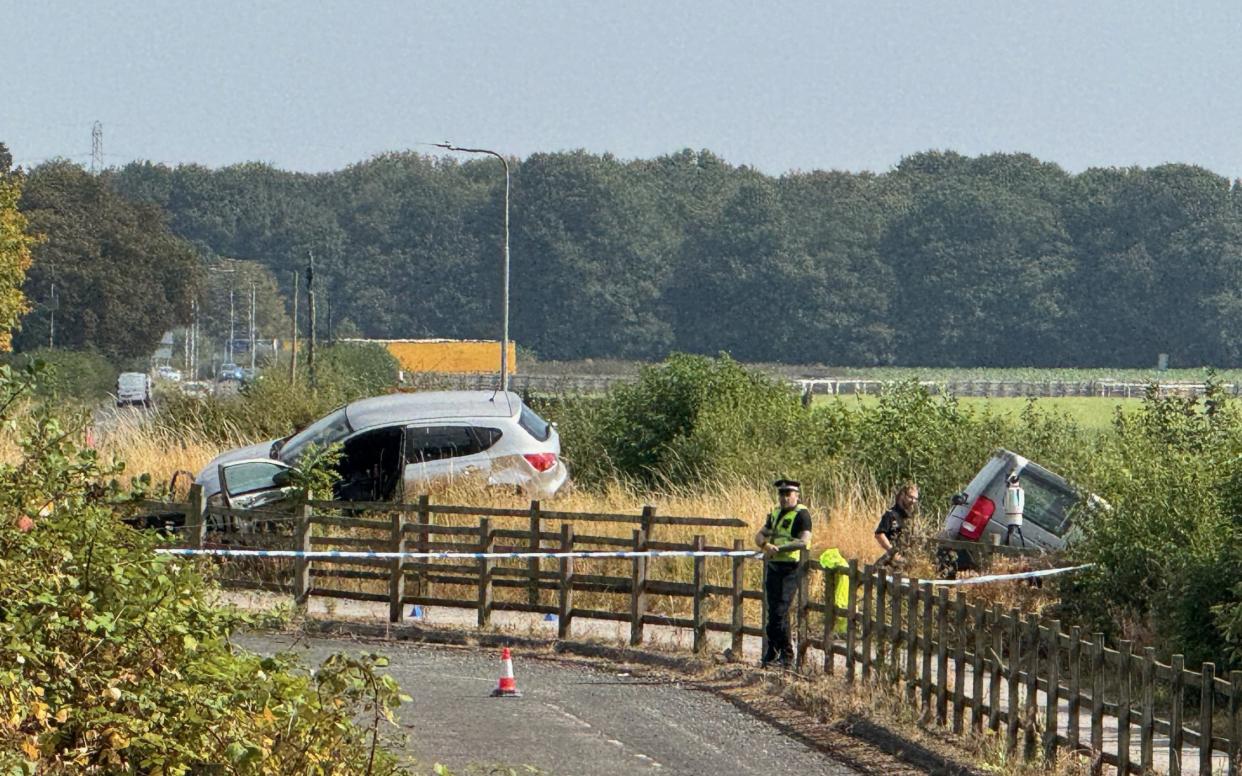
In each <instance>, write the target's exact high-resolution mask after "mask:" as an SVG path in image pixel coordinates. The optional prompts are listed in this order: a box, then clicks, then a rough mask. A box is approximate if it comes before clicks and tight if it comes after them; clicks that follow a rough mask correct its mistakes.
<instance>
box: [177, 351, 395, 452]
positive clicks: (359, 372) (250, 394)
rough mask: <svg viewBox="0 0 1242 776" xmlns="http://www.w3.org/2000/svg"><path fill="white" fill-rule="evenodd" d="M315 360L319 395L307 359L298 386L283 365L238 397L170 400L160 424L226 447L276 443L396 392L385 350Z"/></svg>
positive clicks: (328, 354)
mask: <svg viewBox="0 0 1242 776" xmlns="http://www.w3.org/2000/svg"><path fill="white" fill-rule="evenodd" d="M315 355H316V363H315V386H316V387H315V390H313V391H312V390H311V388H310V374H309V368H308V366H307V364H306V362H305V360H304V359H303V360H301V361H299V364H298V375H297V380H296V381H294V382H290V380H289V375H288V371H287V364H286V365H285V366H284V367H281V366H280V365H279V364H277V365H275V366H272V367H270V368H268V369H265V370H263V371H262V372H261V373H260V379H258V380H255V381H254V382H251V383H249V384H247V385H245V386H244V387H243V388H242V389H241V390H240V391H239V392H238V393H237V394H235V395H224V396H220V395H214V396H208V397H191V396H185V395H181V394H173V395H169V396H167V397H165V398H163V399H162V400H161V402H160V403H159V405H158V408H157V412H156V420H155V422H156V423H157V424H158V425H160V426H163V427H165V428H169V429H173V430H176V431H179V432H181V433H184V434H187V435H193V436H194V437H195V438H203V439H209V440H212V441H216V442H220V443H221V444H236V443H242V442H250V441H257V440H261V439H273V438H278V437H285V436H288V435H289V434H292V433H293V432H294V431H296V430H298V429H300V428H302V427H303V426H305V425H307V424H308V423H310V422H311V421H313V420H315V419H317V418H320V417H322V416H323V415H324V414H326V413H327V412H328V411H329V410H331V409H333V408H335V407H339V406H340V405H342V404H346V403H348V402H351V401H354V400H356V399H361V398H364V397H367V396H375V395H378V394H382V393H384V392H385V391H388V390H391V389H392V387H393V385H394V384H395V382H396V374H397V362H396V359H394V358H393V357H392V354H391V353H389V352H388V351H387V350H385V349H384V348H383V347H382V346H379V345H375V344H370V343H367V344H353V343H349V344H341V345H334V346H331V347H327V348H324V349H322V350H321V351H320V352H318V353H316V354H315Z"/></svg>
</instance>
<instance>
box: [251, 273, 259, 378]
mask: <svg viewBox="0 0 1242 776" xmlns="http://www.w3.org/2000/svg"><path fill="white" fill-rule="evenodd" d="M254 302H255V281H253V280H252V281H250V371H251V373H253V372H254V351H255V346H256V345H257V344H258V343H256V342H255V330H254Z"/></svg>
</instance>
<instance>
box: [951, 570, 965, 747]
mask: <svg viewBox="0 0 1242 776" xmlns="http://www.w3.org/2000/svg"><path fill="white" fill-rule="evenodd" d="M965 714H966V597H965V596H964V595H963V594H962V590H961V588H958V591H957V595H956V596H954V601H953V732H954V733H959V734H960V733H961V732H962V729H963V727H964V722H963V721H964V717H965Z"/></svg>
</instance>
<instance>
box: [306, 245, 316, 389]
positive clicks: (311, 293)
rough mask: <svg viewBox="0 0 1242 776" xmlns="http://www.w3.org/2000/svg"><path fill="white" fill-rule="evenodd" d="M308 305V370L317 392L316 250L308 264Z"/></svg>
mask: <svg viewBox="0 0 1242 776" xmlns="http://www.w3.org/2000/svg"><path fill="white" fill-rule="evenodd" d="M306 307H307V315H308V317H309V318H310V349H309V350H308V351H307V352H306V370H307V372H308V373H309V375H310V387H311V393H314V392H315V388H316V385H315V252H314V251H311V252H310V264H307V265H306Z"/></svg>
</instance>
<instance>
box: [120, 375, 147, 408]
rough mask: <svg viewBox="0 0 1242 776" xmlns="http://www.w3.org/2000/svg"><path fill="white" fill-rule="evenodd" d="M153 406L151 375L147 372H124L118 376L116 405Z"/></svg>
mask: <svg viewBox="0 0 1242 776" xmlns="http://www.w3.org/2000/svg"><path fill="white" fill-rule="evenodd" d="M132 404H140V405H142V406H143V407H150V406H151V376H150V375H148V374H147V373H146V372H122V373H121V374H120V376H119V377H117V378H116V406H118V407H125V406H128V405H132Z"/></svg>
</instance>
